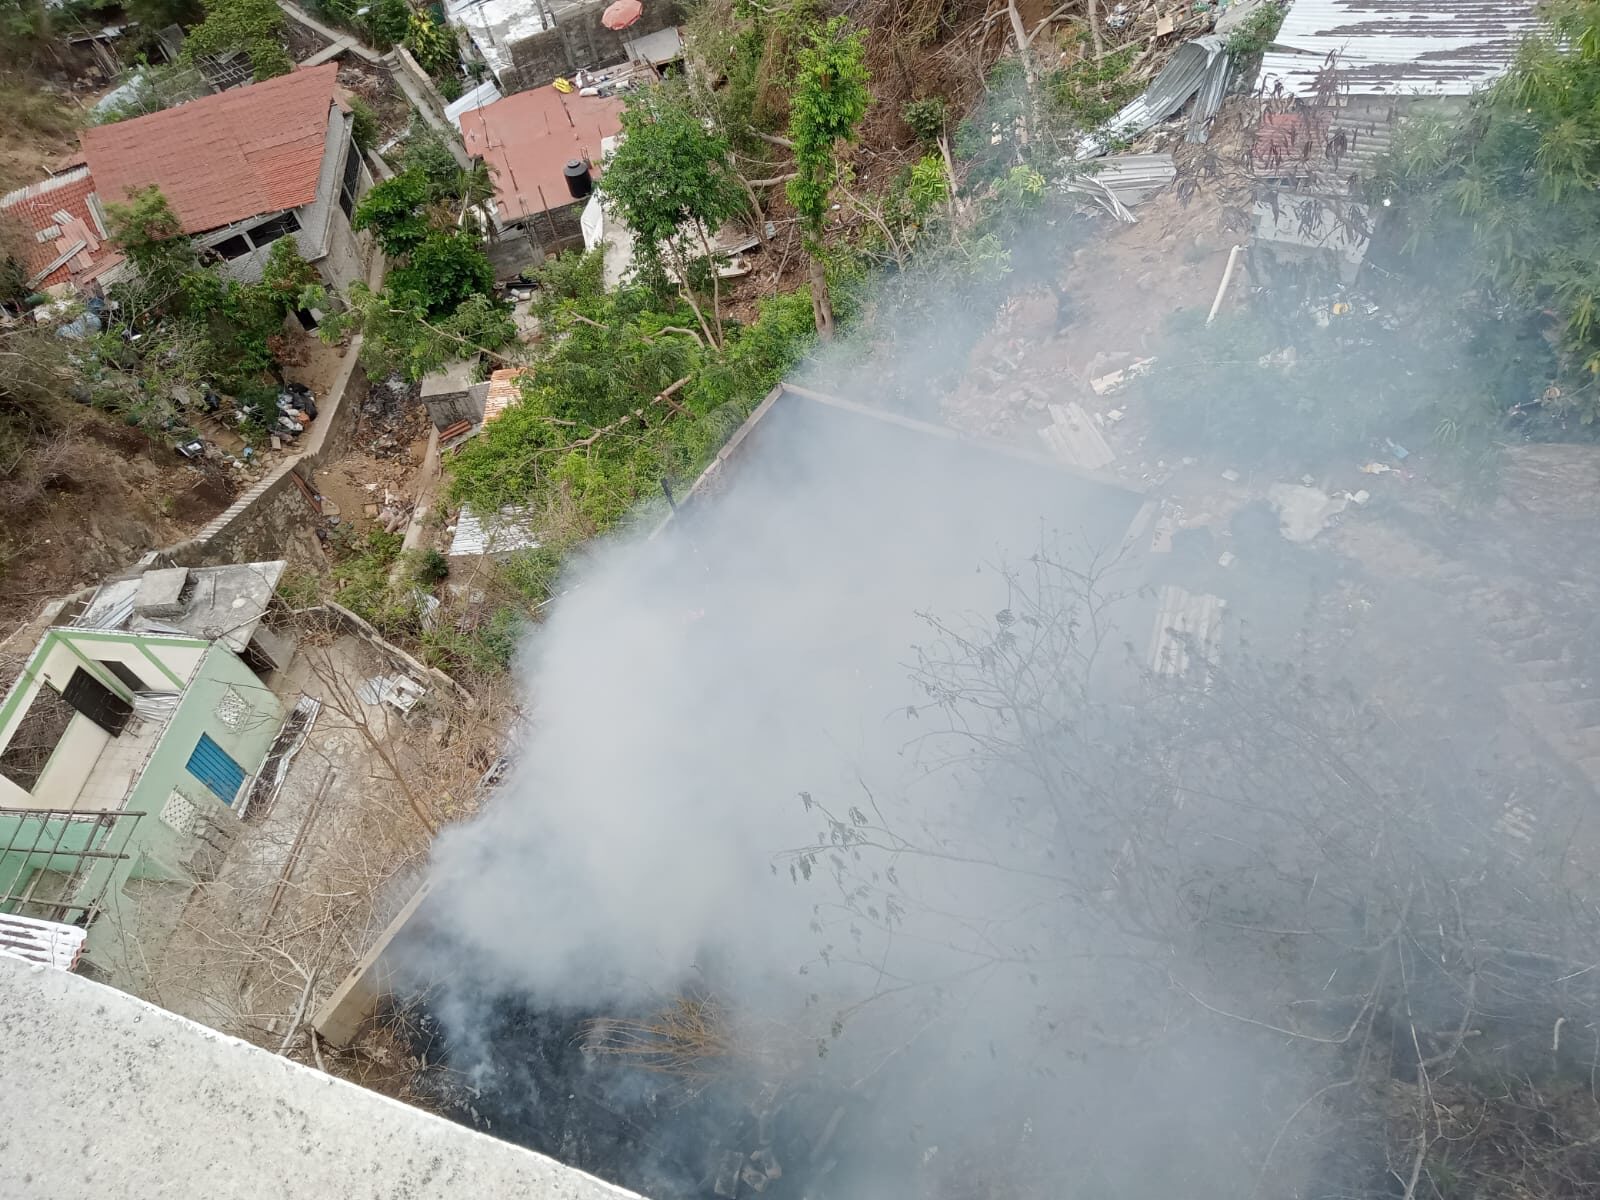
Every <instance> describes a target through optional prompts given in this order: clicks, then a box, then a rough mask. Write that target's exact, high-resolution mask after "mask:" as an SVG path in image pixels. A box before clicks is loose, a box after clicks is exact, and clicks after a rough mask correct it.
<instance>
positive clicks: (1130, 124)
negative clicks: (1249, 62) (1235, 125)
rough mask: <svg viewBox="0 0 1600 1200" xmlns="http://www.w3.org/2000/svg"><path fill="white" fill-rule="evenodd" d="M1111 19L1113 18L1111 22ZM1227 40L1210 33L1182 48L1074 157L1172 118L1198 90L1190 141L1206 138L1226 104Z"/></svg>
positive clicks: (1093, 155) (1080, 144)
mask: <svg viewBox="0 0 1600 1200" xmlns="http://www.w3.org/2000/svg"><path fill="white" fill-rule="evenodd" d="M1108 23H1109V22H1108ZM1228 71H1229V57H1228V50H1227V41H1226V39H1224V38H1220V37H1216V36H1215V35H1210V34H1208V35H1207V36H1205V37H1198V38H1195V39H1194V40H1193V41H1190V42H1185V43H1184V44H1183V45H1181V46H1179V47H1178V49H1177V51H1176V52H1175V53H1174V54H1173V56H1172V58H1171V59H1170V60H1168V62H1167V65H1166V66H1165V67H1163V68H1162V69H1161V73H1160V74H1159V75H1157V76H1156V77H1155V78H1154V79H1152V80H1151V81H1150V86H1149V87H1148V88H1147V89H1145V91H1144V93H1143V94H1142V95H1140V96H1139V97H1138V98H1137V99H1135V100H1133V101H1132V102H1130V103H1129V104H1127V105H1125V106H1124V107H1123V109H1122V110H1121V111H1120V112H1118V113H1117V114H1116V115H1115V116H1114V117H1112V118H1111V119H1110V120H1109V121H1107V122H1106V123H1105V124H1104V125H1102V126H1100V128H1099V129H1096V130H1094V131H1093V132H1091V133H1086V134H1084V135H1083V138H1082V140H1080V141H1079V142H1078V149H1077V153H1076V155H1075V157H1076V158H1078V159H1079V160H1080V161H1082V160H1083V159H1086V158H1098V157H1099V156H1100V155H1102V154H1104V153H1105V152H1106V151H1107V150H1108V149H1110V147H1111V144H1112V142H1113V141H1127V140H1128V139H1129V138H1131V137H1133V136H1135V135H1137V134H1140V133H1143V132H1144V131H1145V130H1146V129H1149V128H1150V127H1151V126H1153V125H1157V124H1160V123H1161V122H1162V121H1165V120H1166V119H1167V118H1168V117H1170V116H1172V115H1173V114H1174V113H1176V112H1177V111H1178V110H1179V109H1181V108H1182V107H1183V106H1184V105H1185V104H1187V103H1188V102H1189V98H1190V97H1191V96H1194V95H1195V94H1196V93H1197V92H1198V93H1199V96H1198V98H1197V99H1196V100H1195V103H1194V108H1193V110H1192V111H1191V112H1190V114H1189V130H1188V133H1187V134H1186V136H1185V140H1186V141H1190V142H1203V141H1205V140H1206V130H1207V127H1208V126H1209V125H1210V123H1211V118H1212V117H1214V116H1216V113H1217V109H1218V108H1220V107H1222V94H1223V90H1224V89H1225V88H1226V86H1227V83H1228Z"/></svg>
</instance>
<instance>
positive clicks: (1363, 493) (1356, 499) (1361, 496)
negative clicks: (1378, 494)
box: [1346, 488, 1372, 504]
mask: <svg viewBox="0 0 1600 1200" xmlns="http://www.w3.org/2000/svg"><path fill="white" fill-rule="evenodd" d="M1346 494H1347V495H1348V496H1349V498H1350V501H1351V503H1353V504H1365V503H1366V502H1367V501H1368V500H1371V499H1372V493H1371V492H1369V491H1367V489H1366V488H1362V489H1361V490H1360V491H1359V492H1348V493H1346Z"/></svg>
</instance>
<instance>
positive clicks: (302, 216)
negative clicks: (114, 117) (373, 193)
mask: <svg viewBox="0 0 1600 1200" xmlns="http://www.w3.org/2000/svg"><path fill="white" fill-rule="evenodd" d="M338 74H339V68H338V65H337V64H336V63H326V64H324V65H322V66H320V67H310V68H306V69H304V70H299V71H293V72H291V73H290V74H288V75H281V76H279V77H278V78H276V79H269V80H267V81H266V82H264V83H255V84H251V85H249V86H248V87H241V88H234V89H232V90H231V91H226V92H219V93H218V94H216V95H212V96H204V97H201V98H200V99H198V100H192V101H190V102H189V103H187V104H180V105H179V106H178V107H176V108H169V109H166V110H164V111H162V112H158V113H152V114H150V115H149V116H147V117H137V118H135V119H133V120H130V121H120V122H118V123H117V124H114V125H100V126H96V127H93V128H90V129H86V130H84V132H83V156H84V159H85V161H86V163H87V164H88V170H89V174H90V175H91V176H92V177H93V179H94V185H95V191H96V193H97V196H98V203H99V204H100V205H102V206H104V205H111V204H120V203H125V202H126V201H127V199H128V197H129V196H130V195H131V194H133V193H135V192H138V191H140V190H142V189H144V188H147V187H150V186H152V185H154V186H156V187H159V188H160V189H161V190H162V192H163V193H164V194H165V195H166V197H167V199H168V201H169V202H170V203H171V204H172V207H173V209H174V211H176V213H177V215H178V219H179V220H180V221H181V222H182V223H183V232H184V233H186V234H189V235H190V236H191V237H193V238H194V239H195V241H196V242H197V243H198V244H199V245H200V246H202V247H205V248H207V249H210V250H212V251H214V252H215V253H216V254H217V255H218V256H219V257H220V258H221V259H222V261H223V263H224V264H225V269H226V270H227V272H228V273H229V274H231V275H232V276H234V277H235V278H237V279H240V280H245V281H251V280H255V279H259V278H260V277H261V270H262V267H263V266H264V265H265V264H266V259H267V252H268V249H269V247H270V246H271V245H272V243H273V242H275V241H277V240H278V239H279V238H281V237H293V238H294V239H295V241H296V242H297V243H298V244H299V248H300V253H301V254H302V255H303V256H304V257H305V258H306V259H307V261H309V262H312V263H315V264H316V266H317V267H318V269H319V270H320V271H321V273H322V277H323V279H324V280H325V281H326V282H327V283H328V285H329V286H330V287H333V288H337V289H343V288H346V287H348V286H349V285H350V284H351V283H354V282H356V281H358V280H364V279H366V277H367V271H368V268H369V267H370V265H371V263H372V259H373V254H374V253H375V250H374V244H373V240H372V238H371V236H370V235H368V234H357V233H356V232H355V231H354V230H352V229H351V228H350V218H351V216H352V215H353V214H354V212H355V206H356V203H357V201H359V200H360V198H361V197H362V196H363V195H364V194H365V193H366V191H367V189H368V188H369V187H371V186H372V176H371V173H370V172H369V171H368V170H367V167H366V164H365V162H364V161H363V159H362V156H361V151H360V149H359V148H358V147H357V146H356V145H355V142H354V140H353V138H352V136H351V128H352V125H353V118H352V117H351V114H350V107H349V105H348V104H346V103H345V100H344V97H343V95H342V94H341V92H340V90H339V83H338Z"/></svg>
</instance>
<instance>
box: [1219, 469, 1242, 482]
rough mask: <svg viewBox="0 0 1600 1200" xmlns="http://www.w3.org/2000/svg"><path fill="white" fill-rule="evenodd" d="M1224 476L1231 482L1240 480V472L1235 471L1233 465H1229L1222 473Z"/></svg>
mask: <svg viewBox="0 0 1600 1200" xmlns="http://www.w3.org/2000/svg"><path fill="white" fill-rule="evenodd" d="M1222 477H1223V478H1224V479H1226V480H1227V481H1228V482H1229V483H1238V482H1239V472H1237V471H1235V470H1234V469H1233V468H1232V467H1229V468H1228V469H1227V470H1226V471H1224V472H1223V473H1222Z"/></svg>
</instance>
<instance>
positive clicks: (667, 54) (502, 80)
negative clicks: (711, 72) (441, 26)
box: [444, 0, 682, 95]
mask: <svg viewBox="0 0 1600 1200" xmlns="http://www.w3.org/2000/svg"><path fill="white" fill-rule="evenodd" d="M610 3H611V0H531V2H530V0H445V6H444V7H445V15H446V17H447V18H448V19H449V21H450V23H451V24H452V25H457V26H460V27H461V28H462V29H464V30H465V31H466V33H467V38H468V40H469V41H470V43H471V47H470V48H471V50H473V51H476V52H477V57H478V58H479V59H481V60H482V61H483V64H484V65H485V66H486V67H488V68H489V71H490V72H491V73H492V74H493V75H494V78H495V81H496V82H497V83H498V84H499V85H500V91H501V92H502V93H504V94H505V95H510V94H511V93H512V92H519V91H522V90H523V89H525V88H538V87H543V86H544V85H545V84H547V83H549V82H550V81H551V80H553V79H555V78H557V77H558V76H561V75H571V74H573V73H574V72H575V71H578V70H580V69H581V68H585V67H587V68H589V69H591V70H593V69H595V68H602V67H606V66H608V65H610V64H612V63H625V62H633V63H639V64H641V65H648V66H655V65H658V64H661V63H666V62H670V61H672V60H673V59H674V58H676V57H677V56H678V55H679V54H681V52H682V41H681V39H679V38H678V37H677V35H676V33H673V35H672V36H671V37H670V38H659V37H652V36H651V35H655V34H659V33H662V32H664V31H667V30H672V29H674V27H675V26H676V25H677V23H678V6H677V5H676V4H673V3H657V2H655V0H651V3H648V4H646V5H645V6H644V13H643V14H642V15H641V16H640V17H639V19H638V20H637V21H635V22H634V23H633V24H632V25H630V26H628V28H627V29H626V30H624V31H622V32H620V33H619V32H617V31H616V30H612V29H607V28H606V26H605V23H604V21H603V20H602V17H604V15H605V11H606V8H607V7H608V6H609V5H610Z"/></svg>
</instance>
